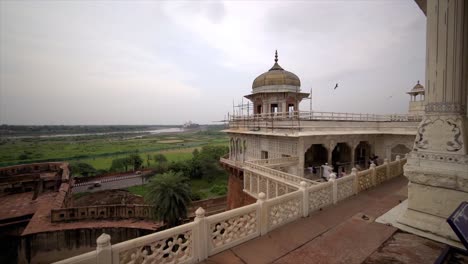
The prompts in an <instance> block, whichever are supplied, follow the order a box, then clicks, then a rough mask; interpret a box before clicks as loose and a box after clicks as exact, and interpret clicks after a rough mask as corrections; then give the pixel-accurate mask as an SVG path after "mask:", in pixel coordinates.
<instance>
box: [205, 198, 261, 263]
mask: <svg viewBox="0 0 468 264" xmlns="http://www.w3.org/2000/svg"><path fill="white" fill-rule="evenodd" d="M199 212H200V211H199ZM260 214H261V207H260V206H258V204H251V205H247V206H244V207H240V208H236V209H233V210H230V211H228V213H227V214H217V215H212V216H208V217H206V218H205V220H204V221H205V223H206V224H205V227H206V229H205V232H206V241H207V242H208V243H207V245H206V247H207V253H208V255H214V254H217V253H219V252H221V251H223V250H226V249H228V248H231V247H233V246H236V245H239V244H240V243H243V242H245V241H247V240H250V239H252V238H255V237H257V236H260V225H261V223H260V219H261V217H260Z"/></svg>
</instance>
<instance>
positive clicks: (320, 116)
mask: <svg viewBox="0 0 468 264" xmlns="http://www.w3.org/2000/svg"><path fill="white" fill-rule="evenodd" d="M262 120H274V121H281V120H285V121H287V120H326V121H363V122H367V121H373V122H376V121H377V122H419V121H421V120H422V115H417V114H387V115H379V114H363V113H339V112H315V111H314V112H310V111H296V112H278V113H262V114H253V115H231V116H230V117H229V121H230V122H248V121H262Z"/></svg>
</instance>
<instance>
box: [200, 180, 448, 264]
mask: <svg viewBox="0 0 468 264" xmlns="http://www.w3.org/2000/svg"><path fill="white" fill-rule="evenodd" d="M406 196H407V180H406V179H405V178H404V177H398V178H395V179H392V180H390V181H389V182H386V183H384V184H382V185H380V186H378V187H376V188H373V189H371V190H368V191H365V192H362V193H360V194H359V195H356V196H353V197H351V198H349V199H347V200H344V201H342V202H340V203H338V204H337V205H335V206H330V207H327V208H325V209H323V210H322V211H319V212H315V213H313V214H311V215H310V216H309V217H307V218H302V219H300V220H298V221H295V222H292V223H289V224H287V225H285V226H283V227H280V228H278V229H276V230H273V231H272V232H270V233H268V234H266V235H265V236H262V237H258V238H256V239H253V240H250V241H248V242H246V243H243V244H241V245H238V246H236V247H234V248H231V249H229V250H226V251H224V252H221V253H219V254H217V255H213V256H211V257H209V258H208V259H207V260H205V261H203V262H202V263H204V264H217V263H219V264H221V263H223V264H230V263H233V264H234V263H255V264H257V263H259V264H261V263H295V264H296V263H368V264H369V263H433V262H434V260H435V259H436V258H437V256H438V255H439V254H440V253H441V251H442V247H443V245H442V244H440V243H437V242H432V241H430V240H427V239H422V238H419V237H417V236H414V235H410V234H406V233H400V232H397V230H398V229H396V228H394V227H392V226H388V225H384V224H379V223H376V222H375V221H374V220H375V219H376V218H377V217H379V216H380V215H382V214H383V213H385V212H386V211H388V210H390V209H391V208H393V207H394V206H395V205H397V204H399V203H400V202H401V201H403V200H405V199H406ZM414 250H417V251H420V253H416V254H415V253H414V252H413V251H414ZM391 260H393V262H392V261H391ZM385 261H387V262H385Z"/></svg>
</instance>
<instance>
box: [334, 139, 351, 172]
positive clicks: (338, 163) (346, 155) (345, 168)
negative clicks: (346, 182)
mask: <svg viewBox="0 0 468 264" xmlns="http://www.w3.org/2000/svg"><path fill="white" fill-rule="evenodd" d="M332 166H333V171H335V172H337V173H342V172H345V173H349V172H350V171H351V168H352V167H353V166H352V164H351V148H350V147H349V146H348V144H346V143H338V144H336V146H335V148H334V149H333V151H332Z"/></svg>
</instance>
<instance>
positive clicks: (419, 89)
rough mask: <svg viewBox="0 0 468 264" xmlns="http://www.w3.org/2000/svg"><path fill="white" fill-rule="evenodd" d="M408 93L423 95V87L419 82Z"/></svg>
mask: <svg viewBox="0 0 468 264" xmlns="http://www.w3.org/2000/svg"><path fill="white" fill-rule="evenodd" d="M409 93H424V86H422V85H421V84H420V83H419V81H418V83H417V84H416V85H415V86H414V87H413V89H411V91H410V92H409Z"/></svg>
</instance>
